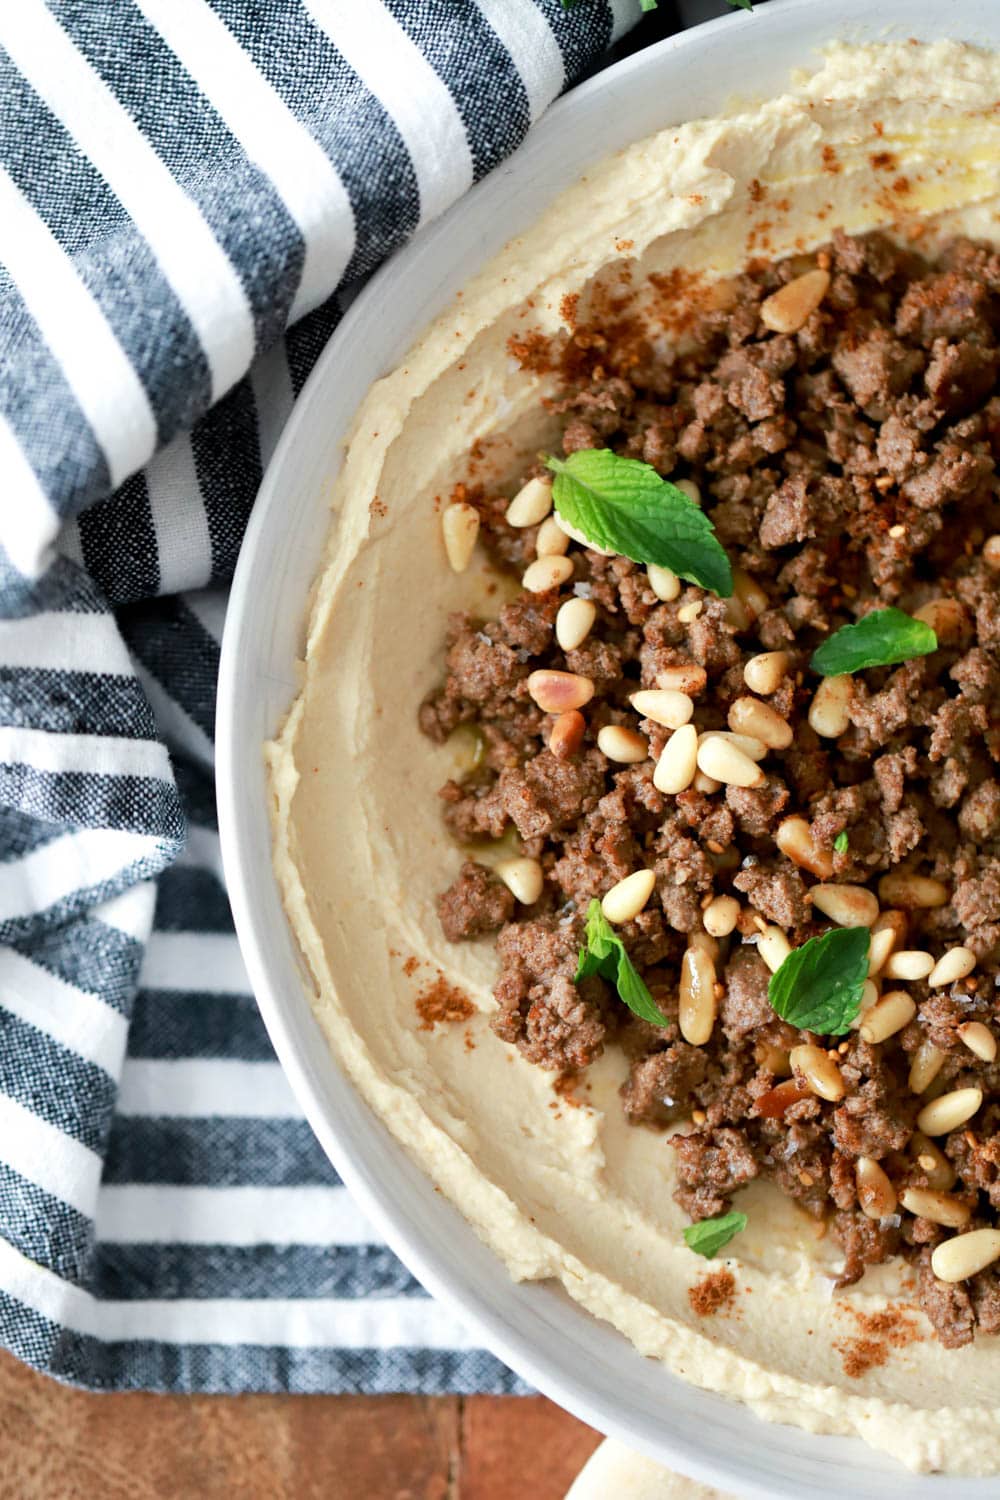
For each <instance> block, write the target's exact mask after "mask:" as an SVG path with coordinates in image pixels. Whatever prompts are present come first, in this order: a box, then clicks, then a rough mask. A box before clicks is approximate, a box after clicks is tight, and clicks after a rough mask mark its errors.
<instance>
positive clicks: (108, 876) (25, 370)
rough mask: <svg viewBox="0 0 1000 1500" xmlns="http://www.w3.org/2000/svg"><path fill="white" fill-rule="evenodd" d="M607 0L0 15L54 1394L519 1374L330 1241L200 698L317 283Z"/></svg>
mask: <svg viewBox="0 0 1000 1500" xmlns="http://www.w3.org/2000/svg"><path fill="white" fill-rule="evenodd" d="M717 8H722V7H721V4H720V5H719V6H717ZM638 14H639V4H638V0H578V3H577V5H576V6H575V7H574V8H571V9H564V8H563V6H562V4H561V3H560V0H49V3H48V4H46V3H45V0H9V3H7V4H3V5H0V484H2V489H0V1236H2V1238H0V1341H2V1343H3V1344H4V1345H6V1347H7V1348H9V1349H11V1350H13V1351H14V1352H15V1353H16V1354H17V1355H19V1356H20V1357H21V1358H22V1359H25V1360H27V1361H29V1362H31V1363H32V1364H34V1365H36V1366H38V1367H39V1368H41V1369H44V1370H47V1371H49V1372H51V1373H53V1374H55V1375H57V1376H60V1377H61V1378H64V1379H67V1380H71V1381H75V1382H79V1383H82V1384H84V1385H88V1386H92V1387H97V1388H108V1389H110V1388H116V1389H123V1388H135V1387H145V1388H154V1389H172V1390H202V1391H204V1390H212V1391H233V1390H297V1391H314V1390H317V1391H318V1390H322V1391H345V1390H350V1391H355V1390H365V1391H382V1390H394V1391H404V1390H420V1391H444V1390H477V1391H504V1390H514V1389H517V1388H518V1384H517V1381H516V1380H515V1378H514V1377H513V1376H512V1375H511V1374H510V1373H509V1372H508V1371H506V1370H504V1369H503V1367H502V1366H501V1365H500V1364H499V1363H498V1362H497V1361H495V1360H494V1359H493V1358H492V1357H491V1356H489V1355H487V1354H485V1353H483V1352H482V1351H481V1350H478V1349H477V1348H476V1347H475V1346H474V1343H473V1342H472V1341H471V1340H470V1339H469V1337H468V1335H467V1334H466V1333H465V1332H464V1331H463V1329H462V1328H461V1327H460V1326H458V1325H457V1324H456V1323H455V1322H454V1321H453V1320H452V1318H451V1317H450V1316H449V1315H448V1314H446V1313H445V1312H444V1311H443V1310H441V1309H440V1308H438V1307H437V1306H436V1305H435V1304H433V1303H432V1302H431V1301H430V1300H429V1299H428V1298H427V1297H426V1295H425V1294H424V1293H423V1292H422V1291H421V1289H420V1287H419V1286H418V1285H417V1284H416V1283H415V1281H414V1280H413V1278H412V1277H411V1276H410V1275H409V1273H408V1272H407V1271H406V1270H405V1269H404V1268H403V1267H402V1266H401V1265H400V1264H399V1262H398V1261H396V1260H395V1258H394V1257H393V1256H392V1255H391V1254H390V1252H389V1251H388V1250H387V1249H386V1248H385V1247H384V1245H382V1244H380V1243H379V1241H378V1237H377V1235H375V1234H374V1233H373V1232H372V1230H371V1229H370V1228H369V1226H368V1225H366V1224H365V1223H364V1222H363V1221H362V1218H361V1216H360V1214H359V1213H358V1211H357V1210H356V1209H355V1207H354V1206H353V1204H352V1203H351V1201H350V1200H349V1198H348V1197H347V1194H346V1191H345V1189H344V1188H343V1187H342V1186H341V1185H340V1183H339V1182H338V1180H337V1177H336V1175H335V1174H334V1172H333V1170H332V1169H331V1167H330V1166H329V1164H328V1163H327V1161H326V1159H325V1158H324V1156H323V1155H322V1153H321V1151H320V1150H319V1148H318V1146H317V1144H316V1142H315V1140H314V1139H313V1137H312V1134H311V1132H310V1131H309V1128H308V1126H307V1125H306V1124H305V1122H304V1120H303V1119H302V1117H301V1115H300V1113H299V1110H298V1108H297V1107H296V1104H295V1102H294V1100H293V1099H292V1097H291V1095H290V1093H289V1091H288V1087H287V1085H286V1083H285V1080H284V1077H283V1075H282V1073H281V1071H280V1069H279V1067H278V1065H277V1063H276V1062H275V1060H274V1057H273V1054H272V1052H271V1049H270V1046H269V1044H268V1039H267V1036H266V1034H265V1032H264V1029H263V1026H262V1024H261V1021H260V1018H259V1016H258V1014H257V1010H256V1007H255V1005H254V1001H253V998H252V996H251V994H250V993H249V989H248V984H247V980H246V976H245V974H244V971H243V968H242V965H241V962H240V957H239V952H238V949H237V946H236V940H235V937H234V935H233V930H232V924H231V920H230V915H229V908H228V904H227V900H226V893H225V889H224V886H223V883H222V875H221V867H220V861H219V845H218V838H217V834H216V828H215V811H214V792H213V777H212V759H213V751H212V732H213V716H214V694H215V677H216V668H217V664H218V655H219V640H220V633H221V629H222V621H223V614H224V609H225V593H224V587H223V586H224V585H225V583H226V582H227V580H228V579H229V577H230V576H231V574H232V570H233V566H234V563H235V560H236V555H237V552H238V549H239V545H240V540H241V537H242V534H243V529H244V525H245V522H246V519H247V516H248V513H249V510H250V507H251V505H252V503H253V498H254V495H255V493H256V490H257V486H258V482H259V480H260V476H261V472H262V469H263V467H264V465H265V464H266V462H267V460H268V457H269V455H270V452H271V450H272V448H273V446H274V443H275V441H276V438H277V435H278V433H279V432H280V430H281V427H282V424H283V422H284V421H285V418H286V417H287V415H288V412H289V410H290V408H291V405H292V402H293V400H294V398H295V395H296V393H297V391H298V390H299V388H300V387H301V385H302V382H303V381H304V379H305V377H306V375H307V374H308V372H309V369H310V368H311V366H312V364H313V362H314V360H315V358H316V356H317V354H318V353H319V351H320V350H321V348H322V347H323V345H324V343H325V341H326V340H327V338H328V337H329V335H330V333H331V331H332V329H333V328H334V327H335V325H336V323H337V320H338V317H339V314H340V309H341V305H342V299H345V298H346V297H347V296H349V292H348V291H345V290H343V289H344V288H350V287H351V286H352V284H354V283H356V282H357V280H358V279H359V278H361V277H363V276H365V275H366V274H367V273H368V272H370V271H371V270H372V269H373V268H374V267H375V266H376V265H378V264H379V263H380V262H381V261H382V260H383V259H384V258H385V256H386V255H388V254H389V253H390V252H391V251H392V250H393V249H394V248H396V247H397V246H398V245H400V244H401V243H402V242H403V241H405V240H406V239H407V238H408V237H409V236H410V235H411V234H412V233H413V232H414V231H415V230H416V229H417V228H418V227H419V226H420V225H421V224H422V223H425V222H426V221H427V220H428V219H431V218H433V217H434V216H435V215H436V214H438V213H440V212H441V211H442V210H443V209H444V208H446V207H447V206H448V205H449V204H450V203H451V202H453V201H454V200H455V199H456V198H457V197H458V196H459V195H460V194H461V193H462V192H463V191H464V190H465V189H466V188H467V187H468V186H469V185H470V184H471V183H472V182H473V181H474V180H475V179H477V178H478V177H480V176H482V175H483V173H485V172H487V171H488V170H489V169H490V168H491V167H492V166H493V165H494V164H495V163H496V162H498V161H499V160H501V159H502V158H503V157H504V156H505V155H506V154H508V153H509V152H510V151H511V150H512V149H513V148H514V146H516V145H517V143H518V142H519V140H520V139H521V138H522V136H523V135H524V133H525V131H526V130H527V129H528V127H529V125H530V123H531V122H532V120H533V119H535V118H536V117H537V116H538V115H539V113H540V112H541V111H542V110H543V109H544V108H545V107H546V105H547V104H548V103H549V102H550V101H551V100H552V99H553V98H554V97H555V95H556V94H558V93H559V92H560V91H561V90H562V89H563V88H564V87H565V86H566V84H567V82H569V81H572V80H573V79H574V78H575V77H577V76H579V75H580V73H581V72H582V71H583V70H585V69H586V68H587V67H588V66H590V65H591V64H592V63H593V61H594V60H595V59H597V58H598V57H600V56H601V55H602V54H603V53H604V52H605V50H606V49H607V47H608V46H609V44H610V43H611V42H612V41H613V40H614V39H615V38H616V36H617V35H619V34H620V33H622V32H623V31H624V30H625V29H626V28H627V26H628V25H629V24H630V23H631V22H632V21H633V20H635V19H637V17H638ZM286 328H287V329H289V331H288V332H287V333H286V332H285V330H286ZM154 455H155V456H154Z"/></svg>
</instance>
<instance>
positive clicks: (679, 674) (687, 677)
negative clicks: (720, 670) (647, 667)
mask: <svg viewBox="0 0 1000 1500" xmlns="http://www.w3.org/2000/svg"><path fill="white" fill-rule="evenodd" d="M707 682H708V673H707V672H706V671H705V668H704V667H700V666H699V665H698V663H697V662H696V661H688V662H684V663H683V664H682V665H681V666H679V667H664V668H663V670H662V672H657V674H656V686H657V687H658V688H667V689H669V690H671V691H673V692H675V693H687V695H688V696H689V697H691V698H693V697H694V695H695V694H696V693H702V692H704V690H705V685H706V683H707Z"/></svg>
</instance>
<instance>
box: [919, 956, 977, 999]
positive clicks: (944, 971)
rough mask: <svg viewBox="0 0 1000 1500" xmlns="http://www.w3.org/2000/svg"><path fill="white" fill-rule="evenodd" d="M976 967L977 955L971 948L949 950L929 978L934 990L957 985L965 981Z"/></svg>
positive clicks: (928, 981)
mask: <svg viewBox="0 0 1000 1500" xmlns="http://www.w3.org/2000/svg"><path fill="white" fill-rule="evenodd" d="M975 967H976V955H975V954H974V953H973V951H972V949H971V948H949V949H948V952H947V953H943V954H942V955H941V957H940V958H939V959H938V961H937V963H936V964H935V965H934V967H933V969H932V970H931V972H930V973H929V974H928V976H927V983H928V984H929V985H930V986H931V988H932V989H936V988H937V987H938V985H941V984H955V982H956V981H957V980H959V979H965V978H966V977H967V976H968V975H969V974H971V973H972V971H973V969H974V968H975Z"/></svg>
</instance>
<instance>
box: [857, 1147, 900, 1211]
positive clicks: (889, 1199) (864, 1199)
mask: <svg viewBox="0 0 1000 1500" xmlns="http://www.w3.org/2000/svg"><path fill="white" fill-rule="evenodd" d="M854 1183H855V1186H856V1188H857V1191H858V1203H859V1204H860V1205H861V1212H862V1213H863V1214H864V1215H865V1217H866V1218H868V1219H887V1218H888V1217H889V1215H890V1214H893V1213H895V1212H896V1189H895V1188H894V1187H893V1185H892V1183H891V1182H890V1181H889V1178H888V1177H887V1176H886V1174H885V1171H884V1170H883V1168H882V1167H880V1166H879V1164H878V1162H877V1161H875V1160H874V1159H873V1158H872V1157H870V1156H859V1157H858V1159H857V1161H856V1163H855V1165H854Z"/></svg>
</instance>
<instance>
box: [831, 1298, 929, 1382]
mask: <svg viewBox="0 0 1000 1500" xmlns="http://www.w3.org/2000/svg"><path fill="white" fill-rule="evenodd" d="M839 1305H840V1308H841V1309H842V1310H843V1311H844V1312H848V1313H850V1315H851V1317H852V1318H853V1319H854V1321H855V1322H856V1323H857V1325H858V1332H857V1333H856V1334H853V1335H848V1336H847V1337H845V1338H842V1339H836V1340H834V1345H833V1347H834V1348H835V1349H836V1351H837V1353H838V1354H839V1355H840V1358H841V1361H842V1363H843V1366H844V1374H845V1375H847V1376H848V1377H849V1378H850V1379H851V1380H860V1379H861V1377H862V1376H863V1375H867V1374H868V1372H869V1371H870V1370H875V1369H878V1368H879V1367H880V1366H882V1365H884V1364H886V1363H887V1362H888V1359H889V1355H890V1354H891V1352H892V1350H893V1349H904V1348H905V1347H906V1345H907V1344H913V1343H916V1342H918V1341H919V1340H920V1339H922V1338H923V1334H922V1333H921V1331H920V1328H919V1326H918V1324H917V1323H916V1322H915V1321H914V1319H913V1317H912V1315H911V1313H910V1311H909V1310H908V1309H907V1308H905V1307H900V1306H898V1305H897V1304H894V1303H890V1305H889V1306H888V1307H887V1308H885V1310H884V1311H882V1312H876V1313H865V1312H861V1311H860V1310H859V1309H858V1308H856V1307H851V1306H850V1305H849V1304H848V1303H841V1304H839Z"/></svg>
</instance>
